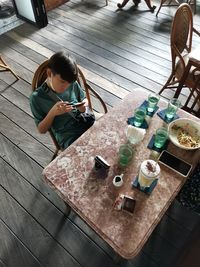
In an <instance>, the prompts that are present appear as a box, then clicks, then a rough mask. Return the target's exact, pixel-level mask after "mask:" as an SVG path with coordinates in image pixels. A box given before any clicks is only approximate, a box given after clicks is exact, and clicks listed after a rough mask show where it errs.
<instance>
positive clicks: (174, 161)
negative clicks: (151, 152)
mask: <svg viewBox="0 0 200 267" xmlns="http://www.w3.org/2000/svg"><path fill="white" fill-rule="evenodd" d="M159 162H160V163H161V164H163V165H165V166H167V167H168V168H170V169H172V170H173V171H175V172H177V173H179V174H180V175H182V176H184V177H187V176H188V175H189V173H190V171H191V169H192V165H191V164H189V163H187V162H186V161H184V160H182V159H180V158H177V157H176V156H174V155H173V154H171V153H169V152H168V151H166V150H164V151H162V153H161V154H160V156H159Z"/></svg>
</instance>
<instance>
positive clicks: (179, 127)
mask: <svg viewBox="0 0 200 267" xmlns="http://www.w3.org/2000/svg"><path fill="white" fill-rule="evenodd" d="M183 131H184V133H185V134H184V135H183ZM168 132H169V139H170V140H171V141H172V143H173V144H174V145H176V146H178V147H180V148H183V149H186V150H193V149H197V148H199V147H200V123H198V122H196V121H193V120H190V119H186V118H181V119H177V120H175V121H172V122H171V123H170V124H169V126H168ZM181 136H182V138H180V137H181ZM184 136H185V137H184ZM188 137H192V138H193V140H194V139H195V141H196V143H195V144H194V143H193V144H192V142H190V141H186V142H185V140H186V139H187V140H188Z"/></svg>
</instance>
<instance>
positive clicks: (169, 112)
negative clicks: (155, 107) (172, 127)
mask: <svg viewBox="0 0 200 267" xmlns="http://www.w3.org/2000/svg"><path fill="white" fill-rule="evenodd" d="M180 106H181V102H180V100H178V99H177V98H172V99H170V100H169V103H168V107H167V109H166V113H165V117H166V118H167V119H168V120H171V119H173V118H174V116H175V114H176V112H177V110H178V108H179V107H180Z"/></svg>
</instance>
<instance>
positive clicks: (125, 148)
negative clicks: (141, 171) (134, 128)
mask: <svg viewBox="0 0 200 267" xmlns="http://www.w3.org/2000/svg"><path fill="white" fill-rule="evenodd" d="M132 157H133V149H132V148H131V146H129V145H128V144H125V145H121V146H120V148H119V165H120V166H122V167H126V166H127V165H128V164H129V162H130V161H131V159H132Z"/></svg>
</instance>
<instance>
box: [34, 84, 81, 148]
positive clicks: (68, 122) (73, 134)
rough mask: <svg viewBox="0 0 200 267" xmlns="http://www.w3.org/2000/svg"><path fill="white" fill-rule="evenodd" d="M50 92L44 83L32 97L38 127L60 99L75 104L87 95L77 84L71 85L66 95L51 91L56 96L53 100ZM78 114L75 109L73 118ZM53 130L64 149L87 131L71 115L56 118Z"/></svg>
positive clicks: (66, 114)
mask: <svg viewBox="0 0 200 267" xmlns="http://www.w3.org/2000/svg"><path fill="white" fill-rule="evenodd" d="M48 90H51V89H49V88H48V86H47V84H46V83H44V84H43V85H42V86H40V87H39V88H37V89H36V90H35V91H34V92H33V93H32V94H31V96H30V106H31V111H32V113H33V116H34V118H35V123H36V125H38V124H39V123H40V122H41V121H42V120H43V119H44V118H45V117H46V115H47V113H48V112H49V110H50V109H51V108H52V107H53V105H55V103H56V102H58V101H60V99H62V100H63V101H68V102H70V103H73V104H75V103H77V102H80V101H82V100H83V99H84V98H85V94H84V92H83V90H82V88H81V87H80V85H79V84H78V83H77V82H74V83H72V84H70V86H69V87H68V88H67V89H66V90H65V92H64V93H55V92H52V91H51V92H52V94H53V96H54V97H53V98H52V97H50V96H49V95H48V93H47V91H48ZM52 94H51V95H52ZM78 112H79V111H77V110H76V109H75V110H73V111H71V112H70V113H72V115H73V116H76V114H77V113H78ZM51 130H52V132H53V133H54V135H55V137H56V139H57V141H58V143H59V144H60V146H61V147H63V148H66V147H68V146H69V145H70V144H71V143H72V142H73V141H74V140H76V139H77V138H78V137H79V136H80V135H81V134H82V133H83V132H84V131H85V129H83V127H81V125H79V123H78V122H77V121H76V120H75V119H74V118H73V117H72V116H71V115H70V114H69V113H65V114H62V115H59V116H56V117H55V119H54V121H53V124H52V127H51Z"/></svg>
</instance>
